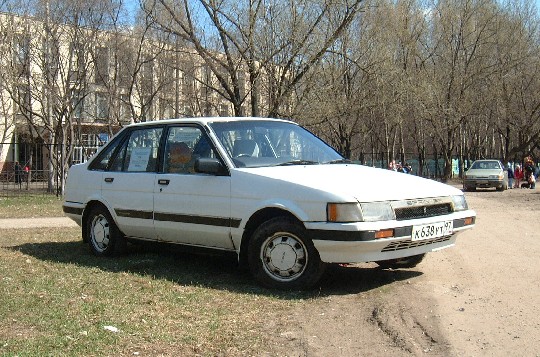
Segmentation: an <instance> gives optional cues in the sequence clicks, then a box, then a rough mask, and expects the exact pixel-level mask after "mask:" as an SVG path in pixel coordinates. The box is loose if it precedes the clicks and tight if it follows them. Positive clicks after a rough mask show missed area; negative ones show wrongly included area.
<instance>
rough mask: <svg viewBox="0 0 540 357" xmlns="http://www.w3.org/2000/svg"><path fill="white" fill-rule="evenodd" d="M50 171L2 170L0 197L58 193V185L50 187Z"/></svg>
mask: <svg viewBox="0 0 540 357" xmlns="http://www.w3.org/2000/svg"><path fill="white" fill-rule="evenodd" d="M49 177H50V173H49V171H45V170H33V171H30V172H29V173H25V172H21V173H19V174H17V173H16V172H15V171H14V170H4V171H2V172H0V197H15V196H23V195H36V194H38V195H48V194H56V193H57V189H56V187H52V188H51V187H49Z"/></svg>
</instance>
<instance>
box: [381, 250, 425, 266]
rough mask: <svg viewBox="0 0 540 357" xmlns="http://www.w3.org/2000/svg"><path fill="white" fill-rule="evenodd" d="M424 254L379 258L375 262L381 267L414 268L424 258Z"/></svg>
mask: <svg viewBox="0 0 540 357" xmlns="http://www.w3.org/2000/svg"><path fill="white" fill-rule="evenodd" d="M425 256H426V254H425V253H424V254H418V255H413V256H411V257H405V258H398V259H389V260H381V261H378V262H376V263H377V264H378V265H379V266H380V267H381V268H383V269H400V268H402V269H406V268H414V267H415V266H417V265H418V264H420V262H421V261H422V260H423V259H424V257H425Z"/></svg>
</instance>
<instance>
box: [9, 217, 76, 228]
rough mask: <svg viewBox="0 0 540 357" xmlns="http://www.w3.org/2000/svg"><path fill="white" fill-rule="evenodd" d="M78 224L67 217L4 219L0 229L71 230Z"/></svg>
mask: <svg viewBox="0 0 540 357" xmlns="http://www.w3.org/2000/svg"><path fill="white" fill-rule="evenodd" d="M70 227H77V223H75V222H74V221H73V220H71V219H69V218H67V217H39V218H3V219H0V229H14V228H70Z"/></svg>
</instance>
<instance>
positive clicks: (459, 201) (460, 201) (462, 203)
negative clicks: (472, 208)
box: [452, 195, 469, 212]
mask: <svg viewBox="0 0 540 357" xmlns="http://www.w3.org/2000/svg"><path fill="white" fill-rule="evenodd" d="M452 202H453V203H454V212H457V211H466V210H468V209H469V206H467V200H466V199H465V196H464V195H456V196H452Z"/></svg>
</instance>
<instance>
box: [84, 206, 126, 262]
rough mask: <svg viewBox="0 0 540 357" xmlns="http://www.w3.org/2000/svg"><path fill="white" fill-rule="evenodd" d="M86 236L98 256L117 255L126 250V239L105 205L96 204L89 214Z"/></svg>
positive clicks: (93, 251)
mask: <svg viewBox="0 0 540 357" xmlns="http://www.w3.org/2000/svg"><path fill="white" fill-rule="evenodd" d="M86 237H87V239H88V243H90V249H91V251H92V253H93V254H94V255H96V256H117V255H122V254H124V253H125V252H126V247H127V243H126V239H125V237H124V236H123V234H122V233H121V232H120V230H119V229H118V227H117V226H116V223H114V220H113V218H112V217H111V214H110V213H109V211H108V210H107V209H106V208H105V207H102V206H96V207H94V208H92V210H91V211H90V213H89V214H88V218H87V220H86Z"/></svg>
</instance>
